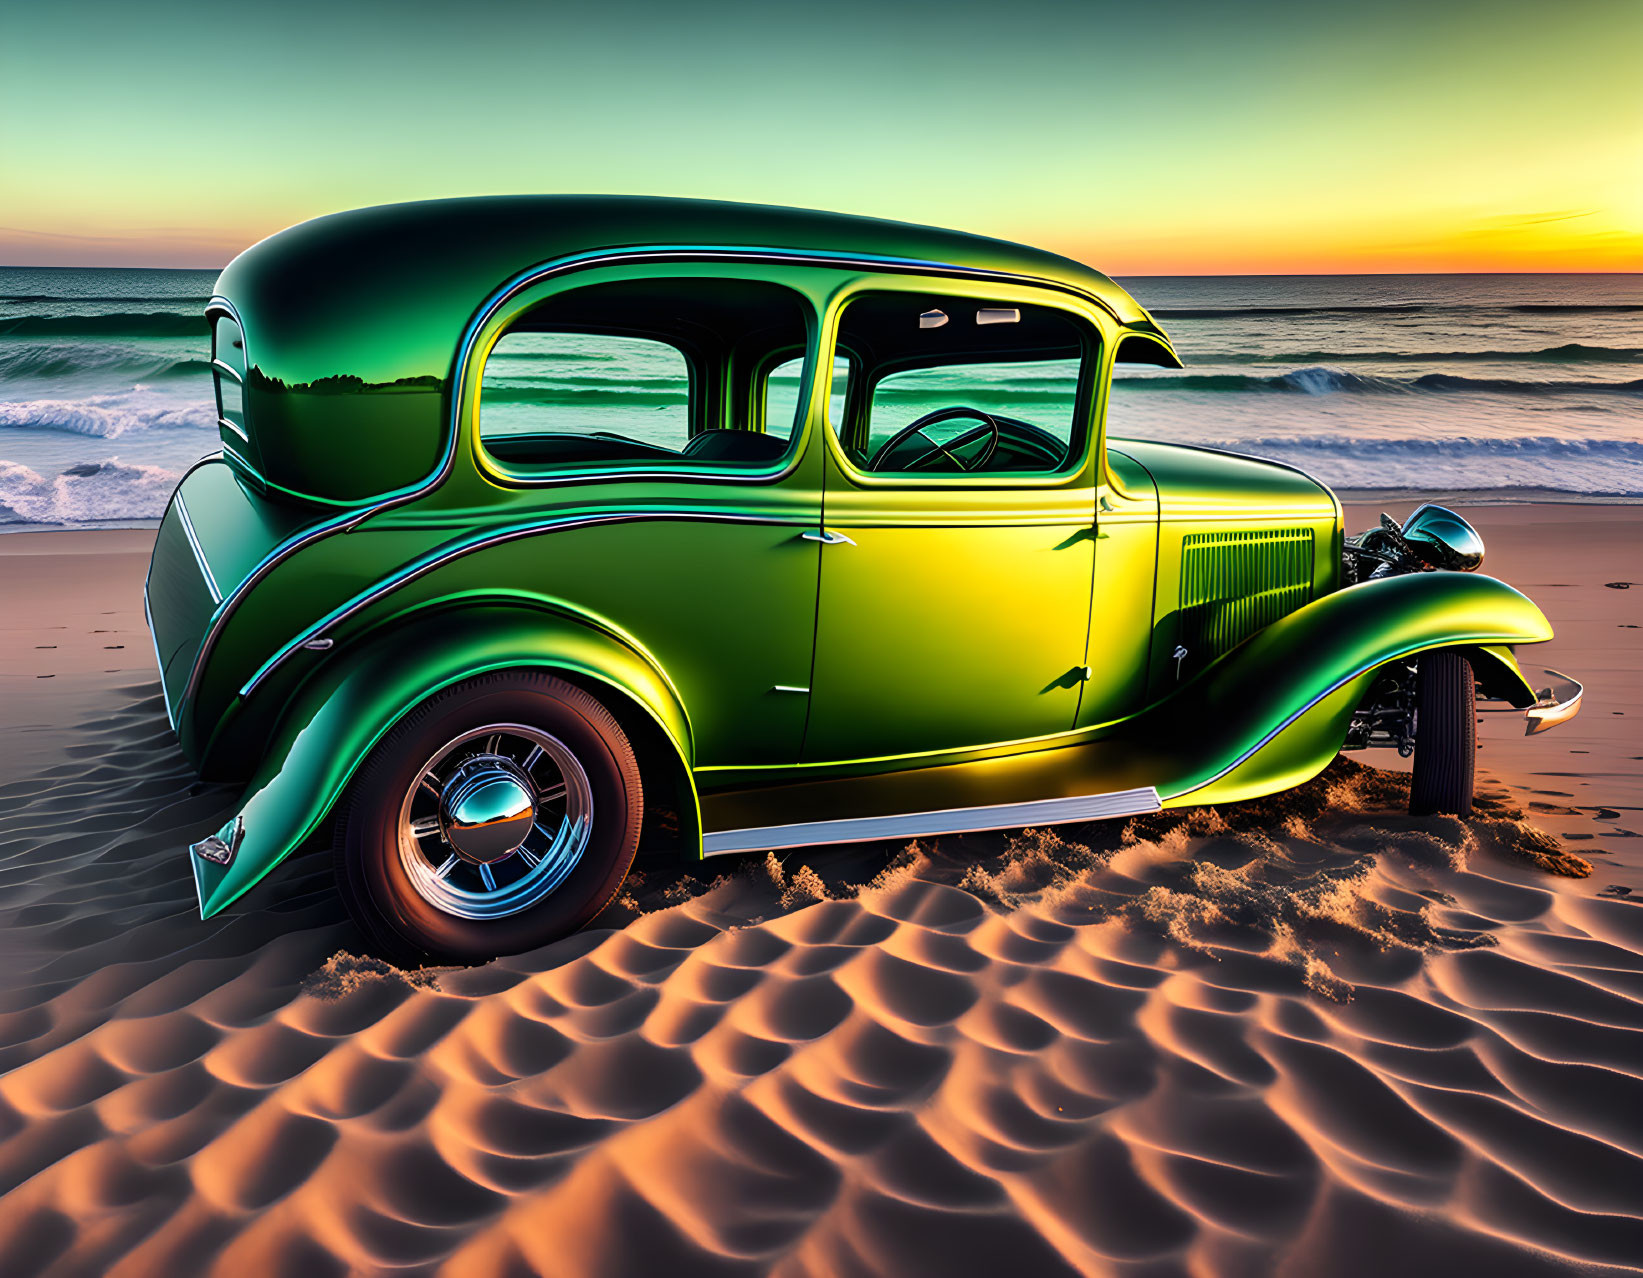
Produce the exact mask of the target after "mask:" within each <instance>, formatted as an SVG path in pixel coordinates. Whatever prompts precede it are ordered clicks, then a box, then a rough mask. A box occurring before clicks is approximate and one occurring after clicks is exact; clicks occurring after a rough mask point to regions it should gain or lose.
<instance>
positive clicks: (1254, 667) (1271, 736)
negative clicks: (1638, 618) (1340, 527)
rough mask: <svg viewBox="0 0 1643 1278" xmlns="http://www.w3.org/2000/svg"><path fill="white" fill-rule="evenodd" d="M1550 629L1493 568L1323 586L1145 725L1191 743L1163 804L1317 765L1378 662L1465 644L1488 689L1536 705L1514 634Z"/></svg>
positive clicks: (1153, 734) (1261, 784)
mask: <svg viewBox="0 0 1643 1278" xmlns="http://www.w3.org/2000/svg"><path fill="white" fill-rule="evenodd" d="M1551 637H1552V627H1551V624H1550V623H1549V622H1548V621H1547V620H1546V617H1545V615H1544V614H1543V613H1542V612H1541V611H1540V609H1539V608H1537V607H1536V606H1535V605H1534V603H1533V602H1532V601H1531V600H1529V599H1528V598H1527V597H1525V596H1524V595H1522V594H1520V593H1518V592H1517V591H1516V590H1513V589H1512V588H1511V587H1510V586H1508V585H1506V584H1505V583H1504V582H1501V581H1497V580H1495V579H1494V578H1493V577H1482V576H1477V575H1475V574H1471V573H1457V572H1425V573H1414V574H1410V575H1408V576H1402V577H1390V578H1387V579H1385V580H1382V581H1371V582H1365V583H1363V584H1362V585H1357V586H1349V587H1347V588H1346V589H1344V590H1338V591H1336V592H1334V593H1333V594H1329V595H1326V596H1324V597H1323V598H1322V599H1318V600H1315V601H1313V602H1312V603H1310V604H1307V605H1306V606H1305V607H1303V608H1299V609H1297V610H1296V611H1295V612H1292V613H1290V614H1289V615H1288V616H1286V617H1284V618H1282V619H1281V620H1279V621H1277V622H1274V623H1273V624H1272V625H1270V626H1268V627H1267V628H1266V629H1265V630H1263V631H1261V633H1260V634H1258V635H1256V636H1255V637H1254V638H1252V639H1251V640H1249V642H1247V643H1245V644H1243V645H1242V646H1241V647H1239V648H1236V649H1234V650H1233V651H1232V652H1230V653H1228V654H1227V655H1226V656H1225V657H1223V658H1222V659H1221V660H1220V661H1219V662H1217V663H1216V664H1215V665H1213V666H1211V667H1210V668H1209V669H1208V670H1207V671H1205V672H1204V674H1203V675H1202V676H1201V677H1200V678H1199V679H1197V680H1195V681H1194V682H1193V683H1192V684H1191V685H1189V686H1188V687H1186V688H1184V689H1182V691H1181V692H1180V694H1178V695H1177V696H1176V697H1173V698H1171V699H1170V700H1169V701H1167V702H1164V703H1163V704H1162V705H1160V706H1159V707H1158V708H1157V710H1156V711H1154V712H1153V713H1154V715H1155V716H1156V722H1154V723H1151V724H1149V725H1148V726H1147V736H1148V737H1149V738H1150V740H1151V741H1152V743H1153V744H1154V746H1155V748H1158V749H1159V750H1160V752H1164V751H1166V749H1167V745H1168V743H1170V742H1172V741H1173V742H1175V743H1177V747H1178V745H1179V743H1181V742H1191V743H1193V744H1192V747H1191V748H1190V750H1188V751H1187V755H1186V758H1185V759H1184V760H1183V762H1184V764H1185V766H1184V767H1181V768H1178V769H1175V770H1174V771H1175V778H1174V779H1173V780H1172V781H1171V782H1170V783H1169V784H1168V785H1161V786H1160V787H1159V791H1160V794H1161V796H1162V799H1163V802H1164V805H1165V806H1166V807H1171V806H1175V807H1179V806H1183V805H1187V804H1202V803H1220V802H1227V801H1231V800H1235V799H1244V798H1251V797H1253V796H1255V795H1260V794H1270V793H1272V792H1273V791H1275V790H1280V789H1285V788H1287V787H1289V786H1293V785H1298V784H1300V783H1301V782H1302V781H1305V780H1308V779H1309V778H1311V777H1313V776H1316V775H1317V774H1318V773H1319V772H1321V771H1322V770H1323V768H1324V767H1325V766H1326V765H1327V764H1328V763H1329V761H1330V760H1331V759H1332V758H1334V756H1335V754H1336V753H1337V752H1338V751H1339V750H1340V748H1341V743H1342V742H1343V741H1344V740H1345V739H1346V730H1347V727H1348V726H1349V725H1350V723H1351V719H1352V713H1353V711H1354V710H1356V709H1357V707H1358V706H1359V705H1360V704H1361V703H1362V700H1363V698H1364V696H1365V695H1366V694H1367V692H1368V690H1369V687H1370V685H1371V684H1372V683H1373V682H1374V677H1375V672H1376V670H1378V669H1379V668H1380V667H1381V666H1384V665H1385V664H1386V663H1387V662H1390V661H1397V660H1401V659H1403V658H1406V657H1410V656H1413V655H1414V654H1416V653H1419V652H1425V651H1427V650H1429V649H1433V648H1449V647H1462V648H1465V649H1467V656H1468V657H1469V658H1471V660H1472V662H1473V668H1474V669H1475V670H1476V672H1477V675H1478V679H1479V682H1480V683H1482V684H1483V686H1484V690H1485V692H1486V693H1488V694H1489V695H1491V696H1498V697H1502V698H1503V699H1505V700H1508V701H1511V702H1512V703H1513V704H1514V705H1527V704H1530V703H1532V702H1533V701H1534V693H1533V692H1532V690H1531V689H1530V687H1529V684H1528V681H1527V680H1526V679H1525V678H1524V677H1523V673H1522V672H1521V671H1520V670H1519V669H1518V667H1517V662H1516V659H1515V658H1514V657H1513V655H1512V653H1511V651H1510V648H1509V646H1508V645H1512V644H1519V643H1543V642H1545V641H1546V640H1548V639H1550V638H1551ZM1149 717H1152V716H1149ZM1176 757H1177V758H1180V757H1181V756H1180V754H1179V753H1177V754H1176Z"/></svg>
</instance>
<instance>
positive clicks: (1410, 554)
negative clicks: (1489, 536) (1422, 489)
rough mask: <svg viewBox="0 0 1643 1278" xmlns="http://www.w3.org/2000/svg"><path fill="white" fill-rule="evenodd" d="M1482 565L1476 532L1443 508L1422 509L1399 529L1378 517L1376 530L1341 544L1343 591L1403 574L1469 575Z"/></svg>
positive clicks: (1387, 517) (1395, 523)
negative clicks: (1466, 573)
mask: <svg viewBox="0 0 1643 1278" xmlns="http://www.w3.org/2000/svg"><path fill="white" fill-rule="evenodd" d="M1482 564H1483V538H1482V537H1480V536H1478V531H1477V529H1475V528H1473V527H1472V525H1471V524H1469V523H1467V522H1466V520H1464V519H1462V518H1461V517H1460V516H1459V515H1457V514H1456V513H1455V512H1454V511H1452V510H1449V509H1448V508H1447V507H1444V506H1434V505H1431V504H1427V505H1425V506H1422V507H1420V508H1419V509H1418V510H1416V511H1415V513H1414V514H1412V515H1410V516H1409V518H1408V519H1406V520H1405V521H1404V522H1403V523H1402V524H1400V523H1398V521H1397V520H1395V519H1393V518H1392V516H1391V515H1384V514H1383V515H1382V516H1381V522H1380V526H1379V527H1377V528H1371V529H1370V530H1369V531H1368V532H1363V533H1359V534H1358V535H1357V536H1356V537H1348V538H1347V539H1346V547H1345V550H1344V552H1343V554H1342V564H1341V568H1342V581H1341V584H1342V585H1344V586H1355V585H1357V584H1358V583H1359V582H1361V581H1378V580H1379V579H1380V578H1382V577H1396V576H1400V575H1402V574H1403V573H1408V572H1430V571H1432V570H1433V569H1444V570H1445V571H1449V572H1474V571H1476V570H1477V569H1478V568H1479V567H1481V566H1482Z"/></svg>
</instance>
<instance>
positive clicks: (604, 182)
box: [0, 0, 1643, 274]
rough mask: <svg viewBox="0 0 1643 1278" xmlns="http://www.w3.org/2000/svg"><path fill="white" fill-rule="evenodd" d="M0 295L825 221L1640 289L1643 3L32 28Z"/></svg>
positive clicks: (1216, 263) (963, 6)
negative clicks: (323, 232) (612, 225)
mask: <svg viewBox="0 0 1643 1278" xmlns="http://www.w3.org/2000/svg"><path fill="white" fill-rule="evenodd" d="M3 30H4V39H3V40H0V263H6V264H16V265H21V264H33V263H39V264H65V265H73V264H105V263H106V264H125V265H141V266H205V267H213V266H220V265H222V264H223V263H225V262H226V261H227V260H228V259H229V258H230V257H232V256H233V255H234V254H235V253H236V252H238V251H239V250H240V249H241V248H243V247H245V246H246V245H248V244H250V243H252V242H253V241H255V240H257V239H259V238H260V237H262V236H264V235H267V234H269V233H270V232H272V231H275V230H278V229H279V228H280V227H282V226H286V225H289V224H291V223H293V222H298V221H301V220H303V219H305V218H309V217H313V216H316V215H318V214H321V213H326V212H331V211H334V210H337V209H343V208H349V207H354V206H358V205H364V204H378V203H385V202H389V201H395V200H408V199H418V198H425V197H432V196H447V195H463V194H483V193H495V192H507V191H586V192H635V193H650V194H666V195H691V196H705V197H711V198H722V199H731V200H749V201H756V202H761V203H776V204H794V205H804V206H809V207H816V208H827V209H837V210H842V211H846V212H853V213H866V214H872V215H876V216H882V217H891V218H900V219H904V220H909V221H918V222H932V223H937V224H940V225H946V226H956V227H961V228H964V229H967V230H974V231H980V232H984V233H987V234H992V235H1000V236H1004V237H1006V238H1010V239H1018V240H1026V241H1029V242H1032V243H1036V244H1041V245H1043V246H1045V247H1049V248H1054V249H1057V250H1060V251H1062V252H1065V253H1069V254H1071V255H1073V256H1075V257H1079V258H1081V259H1083V260H1085V261H1088V262H1090V263H1092V264H1093V265H1096V266H1098V267H1100V268H1102V269H1104V270H1107V271H1109V272H1113V273H1118V274H1153V273H1158V274H1166V273H1207V272H1225V273H1241V272H1250V273H1288V272H1314V271H1478V270H1482V271H1493V270H1513V271H1516V270H1527V271H1542V270H1638V269H1643V4H1640V3H1638V2H1637V0H1563V2H1560V3H1557V4H1547V3H1545V0H1534V2H1532V3H1528V2H1524V3H1519V2H1517V0H1505V2H1499V3H1487V4H1485V3H1454V2H1446V0H1423V2H1419V3H1407V2H1405V0H1390V2H1388V3H1380V4H1376V5H1373V6H1368V5H1365V6H1346V5H1331V4H1319V3H1315V2H1309V3H1304V4H1303V3H1251V4H1213V3H1211V4H1200V3H1196V2H1188V0H1177V2H1176V3H1173V4H1170V5H1164V6H1160V5H1138V4H1135V3H1125V4H1122V5H1116V4H1102V3H1071V2H1064V0H1012V2H1011V3H1008V4H1006V3H993V4H975V3H965V2H963V0H930V2H925V0H918V2H915V3H894V2H888V3H887V2H885V0H879V2H878V3H862V2H860V0H843V2H841V3H831V4H816V5H808V6H801V5H782V4H778V3H773V2H771V0H764V2H762V3H750V4H744V3H740V2H738V0H704V3H701V4H690V5H686V4H673V3H666V4H662V3H654V2H653V3H644V2H642V0H603V2H602V3H599V4H597V5H586V6H577V8H576V9H575V10H574V11H572V10H569V9H566V10H564V11H559V10H558V9H557V7H556V6H553V5H550V4H522V3H509V2H504V0H469V2H467V3H463V4H460V5H454V4H453V5H433V4H419V3H415V2H414V0H411V2H408V3H395V4H379V3H359V4H347V3H337V2H336V0H331V2H329V3H323V4H322V3H312V2H310V0H282V2H280V3H269V4H266V5H261V6H255V5H233V4H222V3H218V4H209V5H208V4H203V3H202V4H182V3H175V4H168V5H158V4H146V5H145V4H142V3H129V2H126V0H120V2H115V0H61V2H59V3H55V4H44V3H36V4H31V5H28V6H26V7H19V6H13V7H11V9H10V11H9V12H8V15H7V17H6V18H5V20H4V24H3Z"/></svg>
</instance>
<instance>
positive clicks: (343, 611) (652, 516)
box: [240, 510, 810, 697]
mask: <svg viewBox="0 0 1643 1278" xmlns="http://www.w3.org/2000/svg"><path fill="white" fill-rule="evenodd" d="M653 520H654V521H659V522H660V521H667V520H680V521H700V522H706V523H726V524H767V525H775V526H782V525H794V526H797V525H800V524H808V523H809V522H810V521H809V519H808V518H806V519H778V518H775V517H774V516H767V515H735V514H729V513H726V512H722V511H694V510H638V511H613V512H610V513H607V514H598V515H571V516H566V517H563V518H559V519H547V520H536V521H533V522H532V523H529V524H523V525H516V526H515V527H512V528H505V529H503V530H502V531H501V532H495V533H489V534H486V535H483V536H479V537H473V538H468V539H465V540H461V541H459V542H457V543H456V544H455V545H450V544H447V547H446V548H445V549H436V550H433V551H430V552H429V553H428V554H427V555H425V556H424V557H423V558H422V559H421V560H416V561H413V562H412V563H410V564H408V565H407V566H406V567H404V568H402V569H400V571H399V572H398V573H396V574H394V575H393V576H391V577H389V578H388V579H387V580H385V581H382V582H379V583H378V584H377V585H375V586H372V587H371V588H370V589H369V590H364V591H361V592H360V593H359V594H357V595H355V596H354V597H353V598H352V599H350V600H349V601H348V602H347V603H344V604H340V605H339V606H337V607H336V608H333V609H332V610H331V611H330V612H328V613H326V614H325V616H323V617H321V618H320V619H319V620H318V621H316V622H314V623H313V624H312V625H310V626H309V627H308V628H307V629H305V630H303V631H302V632H301V633H300V634H298V635H297V636H296V637H295V638H293V639H291V640H289V641H288V642H287V643H286V644H285V645H284V646H282V647H281V648H280V649H278V650H277V651H276V652H275V653H274V655H273V656H271V657H269V658H268V660H267V661H265V662H263V664H262V666H261V667H260V668H259V669H258V670H257V672H256V673H255V674H253V675H252V676H251V678H250V679H248V680H246V682H245V684H244V685H243V686H242V687H241V688H240V696H242V697H249V696H250V695H251V694H252V693H253V692H255V691H256V689H257V686H258V685H259V684H261V683H262V681H263V680H264V679H266V678H267V677H268V676H269V675H271V674H273V673H274V671H275V670H276V669H277V668H278V667H279V666H280V665H281V664H282V663H283V662H284V661H285V660H286V658H287V657H289V656H290V655H291V654H292V653H294V652H298V651H300V650H302V649H304V648H309V647H311V646H313V645H314V644H315V643H316V641H319V640H320V636H321V634H322V632H323V631H325V630H328V629H330V628H331V627H332V626H335V625H339V624H341V623H342V622H344V621H346V620H347V619H348V618H349V617H351V616H353V615H354V614H355V613H357V612H359V611H360V610H361V609H362V608H365V607H367V606H368V605H370V604H372V603H374V602H375V601H376V600H378V599H380V598H381V597H382V596H383V595H385V594H387V593H388V592H389V591H391V590H397V589H398V588H399V587H400V586H403V585H405V584H407V583H408V582H412V581H415V580H416V579H417V578H418V577H422V576H426V575H427V574H428V573H430V572H433V571H435V570H436V569H439V568H443V567H444V566H445V565H446V564H448V563H450V562H452V561H453V560H456V559H460V558H461V557H462V556H463V555H466V554H468V553H470V552H471V551H476V550H486V549H489V548H490V547H492V546H499V545H502V544H503V543H505V542H509V541H518V540H519V539H520V538H522V537H530V536H534V535H536V534H538V533H555V532H562V531H564V530H565V529H567V528H588V527H592V526H594V525H597V524H625V523H645V522H649V521H653ZM324 646H325V647H326V648H329V647H330V646H331V642H330V641H329V640H326V641H324Z"/></svg>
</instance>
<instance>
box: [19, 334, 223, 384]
mask: <svg viewBox="0 0 1643 1278" xmlns="http://www.w3.org/2000/svg"><path fill="white" fill-rule="evenodd" d="M210 371H211V361H210V360H208V359H205V358H203V357H193V356H190V357H185V358H182V359H174V358H170V357H168V356H165V355H158V354H156V353H155V352H153V351H145V350H139V349H136V348H134V347H130V346H79V345H70V344H65V343H46V342H39V343H31V344H29V345H21V346H0V382H4V381H6V380H8V379H12V378H23V377H34V378H46V377H55V378H72V377H78V376H80V375H81V374H84V373H111V374H120V375H123V376H128V377H130V378H132V379H133V380H135V381H157V380H160V379H163V378H170V377H185V376H189V375H193V374H199V373H209V372H210Z"/></svg>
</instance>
